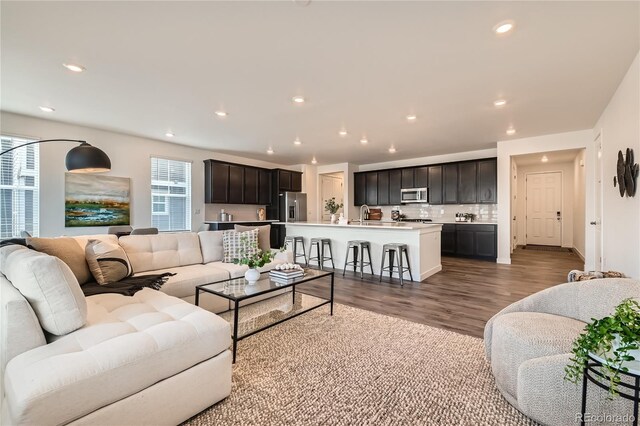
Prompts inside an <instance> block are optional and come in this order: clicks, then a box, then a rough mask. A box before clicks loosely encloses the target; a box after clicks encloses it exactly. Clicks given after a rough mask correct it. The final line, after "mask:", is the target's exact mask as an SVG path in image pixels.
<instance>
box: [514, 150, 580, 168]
mask: <svg viewBox="0 0 640 426" xmlns="http://www.w3.org/2000/svg"><path fill="white" fill-rule="evenodd" d="M581 151H582V149H565V150H562V151H550V152H539V153H535V154H523V155H515V156H513V157H512V158H513V159H514V161H515V162H516V164H517V165H518V166H532V165H537V164H544V163H543V162H542V157H543V156H545V157H547V161H546V162H545V163H546V164H558V163H573V161H574V160H575V159H576V157H577V156H578V154H580V152H581Z"/></svg>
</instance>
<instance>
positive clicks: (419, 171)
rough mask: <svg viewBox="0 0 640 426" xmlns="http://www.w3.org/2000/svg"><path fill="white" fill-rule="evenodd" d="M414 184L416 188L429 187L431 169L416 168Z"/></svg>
mask: <svg viewBox="0 0 640 426" xmlns="http://www.w3.org/2000/svg"><path fill="white" fill-rule="evenodd" d="M413 183H414V185H415V186H416V188H428V187H429V167H427V166H424V167H416V168H415V169H414V172H413Z"/></svg>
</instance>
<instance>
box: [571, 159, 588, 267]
mask: <svg viewBox="0 0 640 426" xmlns="http://www.w3.org/2000/svg"><path fill="white" fill-rule="evenodd" d="M584 160H585V150H581V151H580V152H579V153H578V155H576V158H575V160H573V208H574V211H573V249H574V250H575V251H577V252H578V254H579V255H580V257H582V259H583V260H584V254H585V246H584V235H585V232H586V227H585V208H586V205H585V170H584V169H585V167H584Z"/></svg>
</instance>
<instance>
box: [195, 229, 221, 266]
mask: <svg viewBox="0 0 640 426" xmlns="http://www.w3.org/2000/svg"><path fill="white" fill-rule="evenodd" d="M222 234H223V231H200V232H198V238H200V249H202V263H209V262H221V261H222V259H223V258H224V250H223V249H222Z"/></svg>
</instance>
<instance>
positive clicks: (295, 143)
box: [293, 138, 302, 145]
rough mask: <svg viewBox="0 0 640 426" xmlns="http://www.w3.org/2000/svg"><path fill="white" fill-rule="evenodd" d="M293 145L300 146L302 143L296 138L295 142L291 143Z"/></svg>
mask: <svg viewBox="0 0 640 426" xmlns="http://www.w3.org/2000/svg"><path fill="white" fill-rule="evenodd" d="M293 144H294V145H302V141H301V140H300V138H296V140H295V141H293Z"/></svg>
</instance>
